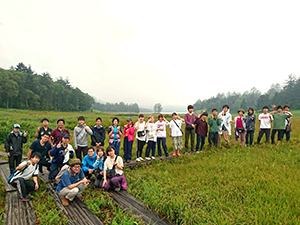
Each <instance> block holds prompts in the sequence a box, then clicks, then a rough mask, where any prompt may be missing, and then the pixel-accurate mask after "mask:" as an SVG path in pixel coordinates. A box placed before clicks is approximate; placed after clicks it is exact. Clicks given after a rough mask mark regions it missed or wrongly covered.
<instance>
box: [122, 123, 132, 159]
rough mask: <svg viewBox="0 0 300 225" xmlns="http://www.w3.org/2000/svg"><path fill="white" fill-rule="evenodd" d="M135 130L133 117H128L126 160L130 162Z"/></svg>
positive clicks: (124, 143)
mask: <svg viewBox="0 0 300 225" xmlns="http://www.w3.org/2000/svg"><path fill="white" fill-rule="evenodd" d="M134 131H135V128H134V126H133V122H132V119H131V118H128V119H127V124H126V125H125V127H124V142H123V149H124V160H125V162H127V163H129V162H130V160H131V157H132V145H133V140H134Z"/></svg>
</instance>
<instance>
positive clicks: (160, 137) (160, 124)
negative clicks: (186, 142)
mask: <svg viewBox="0 0 300 225" xmlns="http://www.w3.org/2000/svg"><path fill="white" fill-rule="evenodd" d="M155 125H156V128H157V151H158V156H162V154H161V144H162V147H163V149H164V152H165V155H166V156H169V154H168V149H167V145H166V136H167V133H166V126H168V125H169V121H168V120H166V118H165V117H164V116H163V114H160V115H159V116H158V121H157V122H156V123H155Z"/></svg>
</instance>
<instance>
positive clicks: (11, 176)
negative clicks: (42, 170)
mask: <svg viewBox="0 0 300 225" xmlns="http://www.w3.org/2000/svg"><path fill="white" fill-rule="evenodd" d="M26 162H28V160H27V161H26ZM38 166H39V165H38V164H35V169H37V168H38ZM27 168H28V165H26V166H25V167H24V168H23V169H21V170H16V169H14V170H13V171H12V172H11V174H10V175H9V177H8V179H7V183H9V184H10V183H11V179H12V178H13V177H14V175H15V173H16V172H18V171H20V174H22V173H23V172H24V170H26V169H27Z"/></svg>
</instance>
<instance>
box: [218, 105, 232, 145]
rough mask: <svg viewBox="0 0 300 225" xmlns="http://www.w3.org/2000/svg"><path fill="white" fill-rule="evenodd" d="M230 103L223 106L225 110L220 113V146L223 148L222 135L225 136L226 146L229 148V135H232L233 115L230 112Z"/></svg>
mask: <svg viewBox="0 0 300 225" xmlns="http://www.w3.org/2000/svg"><path fill="white" fill-rule="evenodd" d="M229 112H230V109H229V106H228V105H224V106H223V111H222V112H220V113H219V117H220V119H221V125H220V126H219V140H218V142H219V147H220V148H222V137H223V138H224V141H225V144H226V147H227V148H229V135H231V124H230V123H232V116H231V114H230V113H229Z"/></svg>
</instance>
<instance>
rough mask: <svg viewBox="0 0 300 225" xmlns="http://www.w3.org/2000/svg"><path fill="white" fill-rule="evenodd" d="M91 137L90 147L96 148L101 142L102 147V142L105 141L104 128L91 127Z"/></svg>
mask: <svg viewBox="0 0 300 225" xmlns="http://www.w3.org/2000/svg"><path fill="white" fill-rule="evenodd" d="M92 130H93V135H92V146H96V143H99V142H101V146H104V141H105V128H104V127H102V126H101V127H100V128H97V126H96V125H95V126H94V127H93V129H92Z"/></svg>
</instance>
